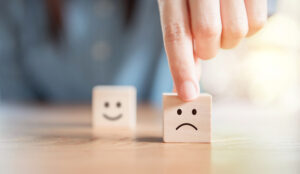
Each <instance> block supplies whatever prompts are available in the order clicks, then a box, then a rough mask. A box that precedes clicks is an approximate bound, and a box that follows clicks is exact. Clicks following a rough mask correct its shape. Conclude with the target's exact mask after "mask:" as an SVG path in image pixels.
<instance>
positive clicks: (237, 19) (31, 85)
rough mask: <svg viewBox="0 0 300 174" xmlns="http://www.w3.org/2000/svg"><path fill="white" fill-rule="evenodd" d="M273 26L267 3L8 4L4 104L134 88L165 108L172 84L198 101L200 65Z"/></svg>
mask: <svg viewBox="0 0 300 174" xmlns="http://www.w3.org/2000/svg"><path fill="white" fill-rule="evenodd" d="M160 18H161V25H160ZM266 19H267V2H266V0H220V1H219V0H159V1H158V3H157V1H153V0H95V1H80V0H70V1H60V0H44V1H40V0H31V1H16V0H12V1H9V0H6V1H1V2H0V100H2V101H9V100H10V101H36V100H38V101H48V102H85V101H90V98H91V89H92V87H93V86H95V85H133V86H135V87H137V90H138V99H139V100H150V101H153V102H158V101H160V99H161V94H162V92H168V91H171V90H172V88H173V81H174V87H175V89H176V90H177V92H178V94H179V96H180V98H181V99H182V100H186V101H188V100H192V99H194V98H195V97H196V96H197V95H198V94H199V91H200V88H199V83H198V80H199V78H200V73H199V72H200V62H199V60H200V59H203V60H205V59H210V58H212V57H214V56H215V55H216V54H217V50H218V49H219V48H226V49H227V48H232V47H234V46H236V45H237V44H238V42H239V41H240V40H241V39H242V38H244V37H246V36H250V35H253V34H254V33H255V32H257V31H258V30H259V29H260V28H261V27H262V26H263V24H264V23H265V21H266ZM161 26H162V27H161ZM161 28H162V31H163V32H161ZM162 33H163V34H162ZM163 41H164V42H163ZM164 46H165V48H166V53H167V54H165V52H164ZM166 55H167V56H166ZM166 57H168V59H167V58H166ZM168 65H169V66H168ZM169 67H170V70H171V73H170V71H169ZM171 75H172V77H173V80H172V77H171Z"/></svg>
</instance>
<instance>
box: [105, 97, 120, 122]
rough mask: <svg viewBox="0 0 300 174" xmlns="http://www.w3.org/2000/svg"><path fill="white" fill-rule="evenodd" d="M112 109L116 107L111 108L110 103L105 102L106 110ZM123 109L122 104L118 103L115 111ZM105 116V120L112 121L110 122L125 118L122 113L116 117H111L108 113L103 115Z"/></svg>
mask: <svg viewBox="0 0 300 174" xmlns="http://www.w3.org/2000/svg"><path fill="white" fill-rule="evenodd" d="M110 107H114V106H111V104H110V103H109V102H108V101H106V102H104V108H106V109H108V108H110ZM121 107H122V103H121V102H119V101H118V102H116V104H115V108H114V109H115V110H118V109H120V108H121ZM102 115H103V117H104V118H106V119H107V120H110V121H116V120H119V119H121V118H122V116H123V114H122V113H119V114H118V115H116V116H111V115H109V114H107V113H105V112H104V113H103V114H102Z"/></svg>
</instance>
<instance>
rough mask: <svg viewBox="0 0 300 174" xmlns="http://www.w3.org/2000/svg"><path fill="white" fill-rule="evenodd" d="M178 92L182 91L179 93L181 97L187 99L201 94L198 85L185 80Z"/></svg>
mask: <svg viewBox="0 0 300 174" xmlns="http://www.w3.org/2000/svg"><path fill="white" fill-rule="evenodd" d="M178 92H180V93H179V95H180V96H181V98H182V99H183V100H186V101H189V100H193V99H195V98H196V97H197V96H198V94H199V92H198V90H197V89H196V86H195V85H194V83H193V82H191V81H185V82H183V84H182V85H181V86H180V91H178Z"/></svg>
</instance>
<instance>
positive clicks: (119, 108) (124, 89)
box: [92, 86, 136, 129]
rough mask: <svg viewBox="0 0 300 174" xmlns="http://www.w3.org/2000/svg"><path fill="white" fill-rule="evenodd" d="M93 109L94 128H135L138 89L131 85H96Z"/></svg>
mask: <svg viewBox="0 0 300 174" xmlns="http://www.w3.org/2000/svg"><path fill="white" fill-rule="evenodd" d="M92 110H93V127H94V128H97V129H98V128H118V127H119V128H134V127H135V122H136V89H135V88H134V87H131V86H96V87H94V89H93V99H92Z"/></svg>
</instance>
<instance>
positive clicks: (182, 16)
mask: <svg viewBox="0 0 300 174" xmlns="http://www.w3.org/2000/svg"><path fill="white" fill-rule="evenodd" d="M159 9H160V18H161V25H162V31H163V36H164V44H165V48H166V53H167V56H168V62H169V66H170V70H171V73H172V76H173V80H174V83H175V88H176V91H177V92H178V95H179V97H180V98H181V99H182V100H184V101H189V100H193V99H194V98H196V97H197V96H198V95H199V84H198V80H197V77H196V70H195V61H194V53H193V41H192V40H193V39H192V34H191V29H190V23H189V15H188V4H187V1H183V0H159Z"/></svg>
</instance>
